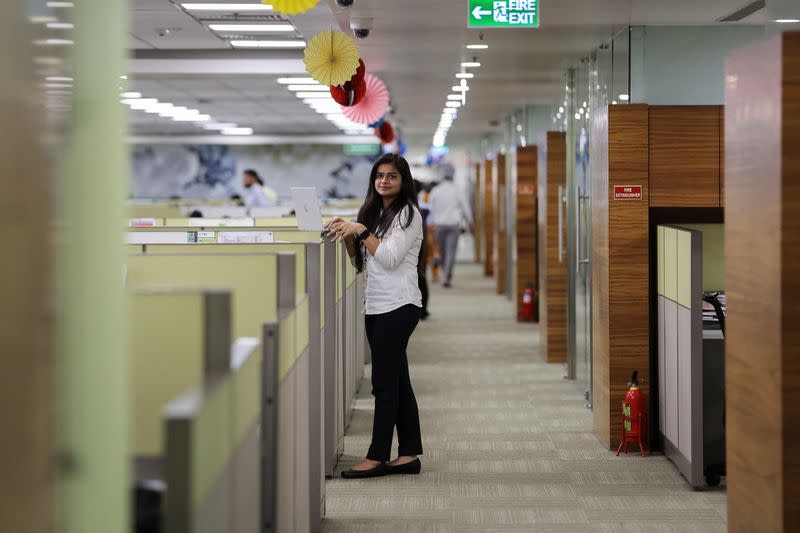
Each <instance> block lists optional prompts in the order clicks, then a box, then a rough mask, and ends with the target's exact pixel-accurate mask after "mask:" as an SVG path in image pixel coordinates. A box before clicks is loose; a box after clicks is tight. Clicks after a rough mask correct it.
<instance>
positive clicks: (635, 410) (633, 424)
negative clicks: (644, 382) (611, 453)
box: [617, 370, 647, 457]
mask: <svg viewBox="0 0 800 533" xmlns="http://www.w3.org/2000/svg"><path fill="white" fill-rule="evenodd" d="M638 375H639V371H638V370H634V371H633V375H632V376H631V381H630V383H628V393H627V394H626V395H625V401H624V402H622V442H620V443H619V448H617V455H619V452H621V451H622V447H623V446H624V447H625V453H628V445H629V444H630V443H631V442H634V443H637V444H638V445H639V451H640V452H642V457H644V446H645V443H646V441H647V438H646V437H647V404H646V403H645V400H644V395H643V394H642V391H641V390H639V378H638Z"/></svg>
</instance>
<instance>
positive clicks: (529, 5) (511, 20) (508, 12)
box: [468, 0, 539, 28]
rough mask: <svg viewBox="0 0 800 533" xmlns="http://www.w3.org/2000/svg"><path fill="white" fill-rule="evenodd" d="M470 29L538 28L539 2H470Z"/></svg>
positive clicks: (533, 0) (537, 0)
mask: <svg viewBox="0 0 800 533" xmlns="http://www.w3.org/2000/svg"><path fill="white" fill-rule="evenodd" d="M468 26H469V27H470V28H538V27H539V0H469V24H468Z"/></svg>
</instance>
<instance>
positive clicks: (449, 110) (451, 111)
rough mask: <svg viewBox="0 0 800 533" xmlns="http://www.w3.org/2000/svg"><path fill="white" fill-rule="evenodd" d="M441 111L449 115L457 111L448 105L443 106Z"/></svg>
mask: <svg viewBox="0 0 800 533" xmlns="http://www.w3.org/2000/svg"><path fill="white" fill-rule="evenodd" d="M443 112H444V113H447V114H449V115H455V114H456V113H458V111H457V110H455V109H452V108H450V107H446V108H444V110H443Z"/></svg>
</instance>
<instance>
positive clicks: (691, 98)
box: [630, 26, 765, 105]
mask: <svg viewBox="0 0 800 533" xmlns="http://www.w3.org/2000/svg"><path fill="white" fill-rule="evenodd" d="M764 36H765V28H764V27H763V26H697V27H677V26H637V27H634V28H633V29H632V32H631V95H630V96H631V102H632V103H647V104H651V105H670V104H674V105H688V104H694V105H702V104H705V105H721V104H723V103H724V102H725V87H724V81H725V57H726V56H727V55H728V54H730V53H731V52H733V51H735V50H737V49H739V48H741V47H743V46H745V45H747V44H749V43H751V42H753V41H757V40H759V39H762V38H763V37H764Z"/></svg>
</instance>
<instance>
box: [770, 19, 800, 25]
mask: <svg viewBox="0 0 800 533" xmlns="http://www.w3.org/2000/svg"><path fill="white" fill-rule="evenodd" d="M775 22H777V23H778V24H796V23H798V22H800V19H775Z"/></svg>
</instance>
